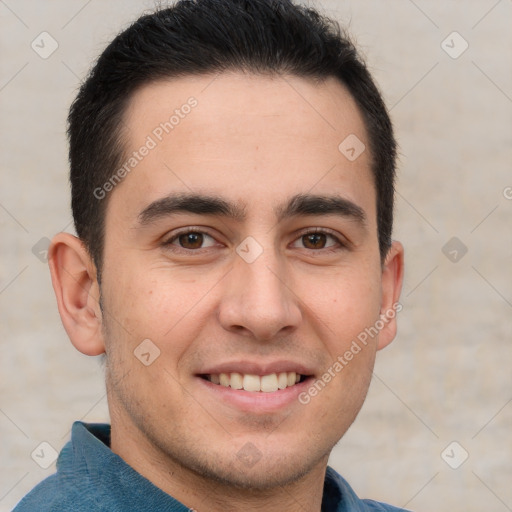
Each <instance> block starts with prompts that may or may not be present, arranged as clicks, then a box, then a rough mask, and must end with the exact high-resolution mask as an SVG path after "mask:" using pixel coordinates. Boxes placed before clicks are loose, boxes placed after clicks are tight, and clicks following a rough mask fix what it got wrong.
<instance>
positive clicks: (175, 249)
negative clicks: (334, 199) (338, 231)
mask: <svg viewBox="0 0 512 512" xmlns="http://www.w3.org/2000/svg"><path fill="white" fill-rule="evenodd" d="M189 233H194V234H198V235H206V236H208V237H210V238H212V239H213V240H215V238H214V237H213V236H212V235H210V234H209V233H208V232H206V231H204V230H202V229H199V228H197V229H196V228H193V227H189V228H186V229H184V230H183V231H179V232H178V233H175V234H174V235H173V236H172V237H171V238H169V239H168V240H167V241H165V242H164V243H163V244H162V245H163V247H165V248H166V249H169V248H170V250H171V251H173V252H178V253H180V252H181V253H186V254H191V253H200V254H201V253H202V252H204V251H205V250H206V251H208V250H209V249H210V248H211V247H205V248H199V249H185V248H183V247H178V246H174V245H173V242H174V241H175V240H177V239H178V238H179V237H180V236H182V235H186V234H189ZM311 234H323V235H327V236H328V237H331V239H333V240H334V241H335V242H336V244H337V245H336V246H333V247H327V248H322V249H307V248H306V247H305V248H304V249H305V250H309V251H312V252H317V253H320V252H321V253H324V254H325V253H332V252H336V251H340V250H345V249H347V247H348V244H347V243H345V242H343V241H342V240H340V238H339V237H338V236H336V235H335V234H334V233H333V232H331V231H330V230H328V229H321V228H314V229H309V230H307V231H304V232H302V233H300V234H299V236H298V237H297V238H296V239H295V240H299V239H300V238H302V237H304V236H307V235H311Z"/></svg>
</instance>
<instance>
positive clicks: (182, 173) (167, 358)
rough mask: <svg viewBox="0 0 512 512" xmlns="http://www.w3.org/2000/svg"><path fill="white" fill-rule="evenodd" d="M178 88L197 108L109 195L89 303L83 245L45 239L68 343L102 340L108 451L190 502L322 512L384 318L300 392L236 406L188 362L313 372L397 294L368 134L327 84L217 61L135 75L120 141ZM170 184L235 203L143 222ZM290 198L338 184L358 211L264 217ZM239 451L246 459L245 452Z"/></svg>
mask: <svg viewBox="0 0 512 512" xmlns="http://www.w3.org/2000/svg"><path fill="white" fill-rule="evenodd" d="M191 96H193V97H194V98H195V99H196V100H197V106H195V107H194V108H193V109H192V110H191V112H190V113H189V114H188V115H186V116H184V118H183V119H180V122H179V124H177V125H176V126H175V127H174V128H173V130H172V131H171V132H170V133H169V134H164V136H163V137H162V140H161V141H158V144H157V145H156V147H154V148H153V149H151V151H150V152H149V153H148V155H147V156H146V157H145V158H143V159H142V160H141V161H140V162H139V163H138V164H137V166H136V167H135V168H134V169H133V170H132V171H131V172H130V173H129V174H128V175H127V176H126V177H125V178H124V179H123V181H122V182H121V183H120V184H118V185H117V186H116V187H115V188H114V190H113V191H112V192H110V193H109V196H108V198H107V199H108V208H107V215H106V223H105V230H106V231H105V233H106V237H105V240H106V242H105V248H104V255H103V268H102V283H101V298H102V306H103V307H102V308H100V307H99V302H98V300H99V298H100V287H99V286H98V283H97V280H96V269H95V267H94V264H93V263H92V261H91V259H90V258H89V255H88V253H87V251H86V250H85V248H84V246H83V244H82V243H81V242H80V241H79V240H78V239H77V238H75V237H73V236H72V235H69V234H65V233H61V234H59V235H57V236H56V237H55V238H54V240H53V243H52V246H51V249H50V267H51V272H52V279H53V285H54V288H55V292H56V295H57V300H58V305H59V311H60V314H61V317H62V320H63V323H64V326H65V328H66V330H67V332H68V335H69V337H70V339H71V341H72V342H73V344H74V345H75V346H76V348H77V349H78V350H80V351H81V352H83V353H85V354H89V355H96V354H101V353H103V352H106V355H107V370H106V379H107V392H108V401H109V408H110V412H111V421H112V450H113V451H114V452H116V453H117V454H119V455H120V456H121V457H122V458H123V459H124V460H125V461H126V462H127V463H128V464H130V465H131V466H132V467H134V468H135V469H136V470H137V471H138V472H139V473H141V474H142V475H144V476H145V477H146V478H148V479H149V480H151V481H152V482H153V483H154V484H155V485H157V486H158V487H160V488H161V489H163V490H164V491H166V492H168V493H169V494H171V495H173V496H174V497H175V498H176V499H178V500H180V501H182V502H183V503H184V504H185V505H187V506H188V507H191V508H195V509H196V510H198V511H203V510H208V511H212V512H215V511H217V510H219V511H220V510H222V511H229V510H233V511H234V510H242V509H246V510H265V511H273V510H287V511H295V510H309V511H320V507H321V499H322V486H323V479H324V475H325V468H326V464H327V459H328V456H329V453H330V451H331V450H332V448H333V446H334V445H335V444H336V442H337V441H338V440H339V439H340V438H341V437H342V436H343V434H344V433H345V432H346V431H347V429H348V428H349V426H350V425H351V424H352V422H353V420H354V419H355V417H356V415H357V413H358V412H359V410H360V408H361V406H362V403H363V401H364V398H365V396H366V393H367V390H368V386H369V383H370V379H371V374H372V370H373V365H374V359H375V354H376V351H377V350H379V349H381V348H383V347H385V346H386V345H387V344H388V343H390V342H391V341H392V339H393V338H394V336H395V332H396V322H395V320H394V319H391V320H389V321H387V322H386V323H385V326H384V327H383V328H382V329H381V330H380V333H379V335H378V336H375V337H374V338H372V339H370V340H369V342H368V344H367V346H365V347H364V348H363V349H362V350H361V351H360V352H359V353H358V354H357V355H355V356H354V357H353V359H352V360H351V361H349V362H348V364H347V365H346V366H344V368H343V370H342V371H340V372H338V373H336V376H335V377H334V378H332V379H331V381H330V382H329V383H328V384H327V385H326V386H325V387H324V388H323V389H322V390H321V391H320V392H319V393H318V394H317V395H316V396H315V397H313V398H312V399H311V401H310V402H309V403H308V404H306V405H304V404H301V403H300V402H299V401H298V400H297V399H293V400H291V401H289V402H287V403H286V404H284V405H283V406H281V407H275V408H274V409H273V410H267V409H265V406H264V405H263V402H257V401H254V403H251V404H249V405H248V406H246V407H245V406H244V407H241V406H240V405H239V404H234V403H232V402H230V401H229V400H226V399H225V398H224V396H223V395H221V394H220V393H218V392H217V390H216V389H213V390H212V388H213V387H214V385H213V384H209V385H206V384H205V381H204V380H203V379H201V378H200V377H199V376H198V374H201V373H204V372H205V370H206V369H207V368H211V367H212V366H216V365H220V364H224V363H233V364H235V365H236V364H239V363H240V362H248V361H249V362H252V363H254V364H257V365H263V366H264V365H266V364H270V363H272V362H274V361H281V362H283V361H284V362H288V363H289V364H295V365H303V367H305V368H307V369H308V372H309V374H310V375H311V379H312V381H314V379H318V378H321V376H322V375H323V374H324V373H325V372H326V371H327V369H328V368H329V367H331V366H332V365H333V363H334V362H335V361H336V359H337V358H338V356H343V354H344V353H345V352H346V350H348V349H349V348H350V346H351V344H352V342H353V340H355V339H356V338H357V336H358V334H360V333H361V332H362V331H364V329H365V328H367V327H370V326H373V325H374V324H375V322H376V321H377V320H379V318H381V315H384V314H385V313H386V312H387V311H390V310H392V307H393V304H394V303H396V302H397V301H398V298H399V294H400V290H401V284H402V273H403V248H402V246H401V245H400V244H399V243H398V242H394V243H393V246H392V248H391V249H390V251H389V254H388V256H387V258H386V261H385V262H383V263H382V262H381V260H380V256H379V246H378V238H377V224H376V199H375V187H374V183H373V179H372V174H371V171H370V158H371V155H370V152H369V149H368V148H369V143H368V140H367V135H366V131H365V128H364V124H363V121H362V118H361V115H360V114H359V112H358V110H357V108H356V106H355V103H354V101H353V100H352V98H351V96H350V95H349V93H348V92H347V91H346V90H345V89H344V87H342V86H341V85H340V84H339V83H338V82H337V81H336V80H334V79H329V80H326V81H324V82H323V83H314V82H313V81H310V80H306V79H303V78H297V77H290V76H281V77H273V78H271V77H267V76H255V75H244V74H242V73H224V74H221V75H218V76H196V77H185V78H180V79H176V80H172V81H160V82H155V83H152V84H149V85H146V86H144V87H143V88H142V89H140V90H139V91H138V92H136V94H135V95H134V97H133V98H132V101H131V103H130V105H129V108H128V110H127V112H126V116H125V125H126V131H125V143H126V144H125V147H126V151H127V155H129V154H130V153H131V152H132V151H134V150H136V149H137V148H140V146H141V145H142V144H144V142H145V141H146V140H147V136H148V135H150V134H152V133H153V130H154V129H155V127H157V126H158V125H159V124H160V123H161V122H163V121H166V120H168V119H169V116H170V114H172V112H173V111H174V110H175V109H177V108H178V109H179V108H180V106H182V105H183V104H185V103H186V102H187V100H188V98H190V97H191ZM350 134H355V135H356V136H357V137H358V138H359V139H360V140H361V141H362V142H363V143H364V144H365V145H366V148H367V149H366V150H365V151H364V152H363V153H362V154H361V155H360V156H359V157H358V158H357V159H356V160H355V161H353V162H351V161H349V160H348V159H347V158H346V157H345V156H344V155H343V154H342V153H341V152H340V151H339V150H338V145H339V144H340V143H341V141H343V140H344V139H345V138H346V137H347V136H348V135H350ZM176 192H183V193H201V194H206V195H215V196H217V197H222V198H223V199H225V200H226V201H230V202H233V203H237V204H238V205H240V206H243V207H244V208H245V214H246V217H245V219H244V220H240V219H239V220H235V219H231V218H225V217H222V216H218V215H204V214H203V215H199V214H193V213H178V214H174V215H165V216H160V217H158V218H157V219H154V220H153V221H152V222H149V223H147V224H143V223H141V222H140V213H141V212H142V211H143V210H144V209H145V208H146V207H147V206H148V205H149V204H150V203H152V202H154V201H156V200H159V199H161V198H164V197H165V196H167V195H169V194H171V193H176ZM296 194H315V195H327V196H334V195H335V196H337V197H342V198H345V199H346V200H349V201H351V202H353V203H355V204H356V205H357V206H359V208H361V209H362V210H363V212H364V214H365V217H366V220H365V222H364V223H362V222H359V221H358V220H357V219H355V218H352V217H350V216H340V215H333V214H329V215H311V214H310V215H299V216H295V217H292V218H286V219H284V220H282V221H280V222H278V219H277V217H276V213H275V207H276V206H278V205H282V204H283V203H286V201H288V200H289V199H290V197H292V196H294V195H296ZM91 200H95V199H91ZM105 200H106V199H105ZM183 228H190V229H189V231H192V232H198V231H203V232H205V233H206V234H207V235H204V236H203V238H202V239H201V238H199V241H198V242H197V244H196V245H194V244H190V243H189V244H188V245H187V240H188V239H186V237H185V239H184V237H182V238H181V239H180V238H174V239H172V238H173V236H174V235H176V234H177V233H178V230H180V232H181V230H182V229H183ZM311 228H312V229H315V228H318V229H321V230H328V231H329V233H327V234H326V235H324V236H322V235H321V236H320V238H319V239H318V240H317V241H316V245H315V243H311V241H310V239H308V237H305V236H304V231H307V230H308V229H311ZM185 231H186V230H185ZM331 233H332V234H333V235H334V236H335V237H337V239H338V240H340V241H341V242H342V243H343V244H344V246H342V245H341V244H340V243H339V242H337V239H336V238H332V237H331ZM249 236H250V237H252V238H253V239H254V240H255V241H256V242H257V244H258V246H259V247H260V248H261V250H262V253H261V254H260V255H259V257H257V258H256V260H255V261H253V262H252V263H248V262H247V261H245V260H244V259H243V258H242V257H240V255H239V254H238V253H237V251H236V249H237V247H239V246H240V244H241V243H242V242H243V241H244V240H245V239H246V238H247V237H249ZM171 239H172V240H171ZM183 240H184V242H185V245H183V244H182V245H180V241H181V242H182V243H183ZM196 240H197V239H196ZM201 240H202V241H201ZM169 241H171V244H169ZM166 243H167V245H166ZM201 244H202V245H201ZM145 339H149V340H151V343H152V344H154V346H156V347H158V350H159V351H160V355H159V357H158V358H156V359H155V360H154V362H152V363H151V364H150V365H148V366H146V365H144V364H142V363H141V361H140V360H139V359H138V358H137V357H135V356H134V350H135V349H136V348H137V346H139V344H140V343H141V341H142V340H145ZM151 346H153V345H151ZM305 389H306V390H307V389H308V388H305ZM245 393H247V392H245ZM261 395H262V394H260V396H261ZM244 450H245V451H244ZM247 450H252V452H251V453H257V454H258V458H259V460H257V462H255V463H247V460H244V458H243V457H241V456H240V453H246V451H247Z"/></svg>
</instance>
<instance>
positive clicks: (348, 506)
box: [322, 466, 409, 512]
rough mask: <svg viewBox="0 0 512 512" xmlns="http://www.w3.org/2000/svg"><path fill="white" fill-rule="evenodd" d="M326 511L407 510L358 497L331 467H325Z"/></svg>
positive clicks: (398, 511) (405, 511)
mask: <svg viewBox="0 0 512 512" xmlns="http://www.w3.org/2000/svg"><path fill="white" fill-rule="evenodd" d="M322 510H325V511H326V512H409V511H408V510H406V509H403V508H398V507H394V506H392V505H387V504H386V503H380V502H378V501H374V500H362V499H360V498H359V497H358V496H357V495H356V493H355V491H354V490H353V489H352V487H351V486H350V485H349V483H348V482H347V481H346V480H345V479H344V478H343V477H342V476H341V475H340V474H339V473H337V472H336V471H335V470H334V469H333V468H331V467H330V466H328V467H327V471H326V475H325V487H324V508H322Z"/></svg>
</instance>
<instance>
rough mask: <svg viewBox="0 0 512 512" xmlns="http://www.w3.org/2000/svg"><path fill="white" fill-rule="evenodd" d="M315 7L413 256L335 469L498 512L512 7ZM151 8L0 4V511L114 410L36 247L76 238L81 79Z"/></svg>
mask: <svg viewBox="0 0 512 512" xmlns="http://www.w3.org/2000/svg"><path fill="white" fill-rule="evenodd" d="M310 4H311V5H314V6H316V7H318V8H320V9H321V10H323V11H324V12H326V13H327V14H330V15H332V16H334V17H336V18H337V19H339V20H340V21H341V22H342V23H343V24H345V25H346V26H348V27H349V29H350V32H351V33H352V35H353V36H354V37H355V39H356V41H357V42H358V44H359V46H360V48H361V49H362V51H363V53H364V54H365V55H366V56H367V60H368V62H369V64H370V67H371V69H372V71H373V73H374V75H375V77H376V78H377V80H378V82H379V83H380V86H381V88H382V90H383V92H384V95H385V98H386V101H387V103H388V105H389V107H390V109H391V115H392V117H393V120H394V123H395V126H396V131H397V136H398V139H399V143H400V148H401V161H400V169H399V181H398V187H397V211H396V228H395V238H396V239H399V240H401V241H402V242H403V243H404V245H405V248H406V264H407V265H406V267H407V269H406V279H405V285H404V291H403V296H402V303H403V306H404V309H403V311H402V312H401V313H400V315H399V334H398V337H397V339H396V340H395V342H394V343H393V344H392V345H391V346H390V347H388V348H387V349H385V350H384V351H383V352H381V353H380V354H379V357H378V360H377V365H376V368H375V377H374V379H373V383H372V386H371V388H370V392H369V395H368V399H367V402H366V404H365V405H364V407H363V410H362V412H361V413H360V415H359V417H358V419H357V420H356V422H355V423H354V425H353V427H352V428H351V429H350V431H349V432H348V433H347V435H346V436H345V437H344V438H343V440H342V441H341V442H340V443H339V445H338V446H337V447H336V449H335V450H334V452H333V454H332V459H331V464H332V465H333V466H334V467H335V468H336V469H337V470H338V471H340V472H341V473H342V474H343V475H344V476H345V477H346V478H347V479H348V480H349V481H350V483H351V484H352V485H353V486H354V487H355V489H356V491H357V492H358V493H359V494H360V495H361V496H362V497H369V498H374V499H378V500H382V501H387V502H390V503H393V504H395V505H398V506H405V507H406V508H409V509H412V510H414V511H417V512H431V511H434V510H435V511H437V512H448V511H450V512H452V511H454V510H457V511H465V512H477V511H483V510H486V511H491V510H492V511H496V512H505V511H507V510H509V511H510V510H512V486H511V485H510V483H511V482H512V343H511V339H512V286H511V285H512V229H511V225H512V223H511V218H512V168H511V163H512V31H511V30H510V27H511V26H512V1H511V0H501V1H496V0H472V1H464V2H462V1H458V0H457V1H455V0H451V1H445V0H430V1H426V0H415V1H412V0H359V1H356V0H351V1H343V0H322V1H321V0H318V1H311V2H310ZM153 5H154V2H153V1H149V0H147V1H146V0H123V1H121V0H115V1H109V2H101V1H99V0H89V1H86V0H48V1H45V2H41V1H38V0H0V55H1V61H0V112H1V113H0V141H1V157H0V179H1V181H0V184H1V186H0V226H1V237H0V250H1V259H0V311H1V324H0V335H1V357H0V436H1V443H0V459H1V461H2V468H1V473H0V510H1V511H8V510H11V509H12V508H13V506H14V505H15V504H16V503H17V501H18V500H19V499H20V498H21V497H22V496H23V495H24V494H25V493H26V492H27V491H28V490H29V489H31V488H32V487H33V486H34V485H35V484H36V483H37V482H39V481H40V480H42V479H43V478H44V477H46V476H48V475H49V474H51V473H52V472H54V471H55V463H53V464H51V465H50V466H49V467H48V468H47V469H44V468H41V467H40V466H39V465H38V464H36V462H34V460H33V459H32V458H31V453H33V452H34V450H36V449H39V450H40V448H38V447H40V443H42V442H46V443H49V444H50V445H51V446H52V447H54V448H55V449H56V450H57V451H58V450H60V448H61V447H62V446H63V445H64V443H65V442H66V441H67V440H68V438H69V429H70V427H71V424H72V422H73V421H74V420H76V419H83V420H85V421H90V422H92V421H106V420H108V415H107V407H106V400H105V391H104V385H103V372H102V369H101V367H100V365H99V361H98V360H97V359H96V360H95V359H94V358H87V357H86V356H83V355H81V354H79V353H78V352H76V351H75V349H74V348H73V347H72V346H71V344H70V343H69V341H68V339H67V336H66V333H65V332H64V330H63V328H62V326H61V323H60V319H59V316H58V312H57V308H56V303H55V299H54V295H53V291H52V288H51V283H50V278H49V272H48V268H47V265H46V263H44V262H42V261H40V258H43V256H44V252H42V251H44V248H45V240H44V239H45V238H51V237H52V236H53V235H54V234H55V233H56V232H58V231H61V230H68V231H72V226H71V216H70V210H69V191H68V181H67V180H68V179H67V171H68V169H67V155H66V151H67V147H66V139H65V117H66V114H67V109H68V107H69V104H70V102H71V100H72V98H73V97H74V94H75V92H76V89H77V86H78V84H79V81H80V79H82V78H83V77H84V75H85V73H86V71H87V69H88V68H89V65H90V64H91V62H92V61H93V59H94V58H95V57H96V56H97V55H98V54H99V52H100V51H101V50H102V49H103V47H104V46H105V45H106V44H107V42H108V41H109V40H110V39H111V38H112V36H113V35H114V34H115V33H116V32H118V31H119V30H120V29H122V28H124V27H125V26H126V25H127V23H128V22H129V21H130V20H132V19H134V18H135V17H136V16H138V15H139V14H141V13H142V11H144V10H145V9H150V8H151V7H153ZM42 32H47V33H48V34H49V36H48V35H42V36H41V35H40V34H41V33H42ZM453 32H457V33H456V34H453ZM42 37H43V38H45V39H44V41H45V44H44V48H41V46H43V45H42V44H41V42H40V41H41V38H42ZM33 41H35V43H34V49H33V47H32V46H31V44H32V42H33ZM443 41H444V42H443ZM38 42H39V43H38ZM37 45H39V46H37ZM56 45H58V47H56ZM466 46H467V48H466ZM52 50H55V51H54V52H53V53H52V54H51V55H48V53H49V52H50V51H52ZM453 237H456V238H455V239H454V240H452V238H453ZM41 239H43V240H42V241H41ZM450 240H451V241H450ZM446 244H448V245H446ZM466 250H467V252H465V251H466ZM43 259H44V258H43ZM333 406H334V405H333ZM44 446H46V445H44ZM36 453H37V452H36ZM47 453H48V452H47ZM466 457H467V459H466Z"/></svg>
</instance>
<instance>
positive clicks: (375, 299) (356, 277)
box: [300, 267, 381, 346]
mask: <svg viewBox="0 0 512 512" xmlns="http://www.w3.org/2000/svg"><path fill="white" fill-rule="evenodd" d="M308 283H309V285H310V286H304V287H303V288H302V290H301V292H300V297H301V298H302V297H304V303H305V304H306V305H307V307H308V309H310V310H311V311H312V312H313V314H314V316H315V317H317V318H318V319H319V320H320V321H321V322H322V323H323V324H324V325H325V326H327V327H328V329H329V330H330V332H331V334H332V336H331V338H332V339H333V342H334V343H335V344H336V343H341V346H343V345H344V343H346V342H347V341H348V340H350V339H352V338H354V337H356V336H357V335H358V334H359V333H360V332H361V331H362V330H364V329H365V328H366V327H369V326H370V325H373V324H374V323H375V322H376V321H377V320H378V318H379V313H380V303H381V287H380V274H379V273H378V272H376V271H375V270H374V269H372V268H368V267H367V268H365V269H363V270H362V271H361V270H359V269H356V268H345V269H343V270H342V271H339V272H337V273H334V274H332V275H330V276H329V278H328V280H326V281H325V282H323V281H320V282H319V281H318V280H312V281H310V280H308ZM313 283H316V286H312V284H313ZM311 290H313V293H311Z"/></svg>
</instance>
